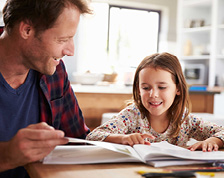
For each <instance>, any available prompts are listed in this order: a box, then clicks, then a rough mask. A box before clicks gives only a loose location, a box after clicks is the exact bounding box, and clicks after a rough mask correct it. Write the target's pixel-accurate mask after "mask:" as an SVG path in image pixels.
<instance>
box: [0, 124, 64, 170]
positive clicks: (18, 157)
mask: <svg viewBox="0 0 224 178" xmlns="http://www.w3.org/2000/svg"><path fill="white" fill-rule="evenodd" d="M66 143H68V139H66V138H64V132H62V131H60V130H55V129H54V128H53V127H51V126H49V125H47V124H46V123H44V122H42V123H38V124H33V125H30V126H28V127H27V128H24V129H21V130H19V131H18V132H17V134H16V135H15V136H14V137H13V138H12V139H11V140H10V141H8V142H0V152H1V155H0V172H1V171H5V170H8V169H13V168H16V167H18V166H23V165H25V164H27V163H30V162H35V161H39V160H41V159H43V158H44V157H45V156H46V155H48V154H49V153H50V152H51V151H52V150H53V149H54V148H55V146H57V145H61V144H66Z"/></svg>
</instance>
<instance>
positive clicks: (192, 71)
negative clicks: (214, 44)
mask: <svg viewBox="0 0 224 178" xmlns="http://www.w3.org/2000/svg"><path fill="white" fill-rule="evenodd" d="M183 70H184V76H185V78H186V81H187V83H188V84H190V85H193V84H199V85H206V83H207V82H206V80H207V77H206V76H207V70H206V66H205V64H184V69H183Z"/></svg>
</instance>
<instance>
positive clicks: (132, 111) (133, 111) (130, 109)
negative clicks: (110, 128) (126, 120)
mask: <svg viewBox="0 0 224 178" xmlns="http://www.w3.org/2000/svg"><path fill="white" fill-rule="evenodd" d="M119 114H125V115H127V114H128V115H135V116H140V117H141V112H140V110H139V109H138V107H137V105H136V104H135V103H132V104H130V105H128V106H127V107H126V108H124V109H123V110H121V111H120V113H119Z"/></svg>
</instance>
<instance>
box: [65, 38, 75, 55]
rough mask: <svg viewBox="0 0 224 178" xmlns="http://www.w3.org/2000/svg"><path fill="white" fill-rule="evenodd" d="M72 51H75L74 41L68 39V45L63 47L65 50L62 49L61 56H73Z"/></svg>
mask: <svg viewBox="0 0 224 178" xmlns="http://www.w3.org/2000/svg"><path fill="white" fill-rule="evenodd" d="M74 51H75V47H74V41H73V39H70V40H69V41H68V44H67V45H66V46H65V49H63V56H73V55H74Z"/></svg>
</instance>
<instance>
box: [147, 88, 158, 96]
mask: <svg viewBox="0 0 224 178" xmlns="http://www.w3.org/2000/svg"><path fill="white" fill-rule="evenodd" d="M149 97H152V98H157V97H158V93H157V90H155V89H151V90H150V91H149Z"/></svg>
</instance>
